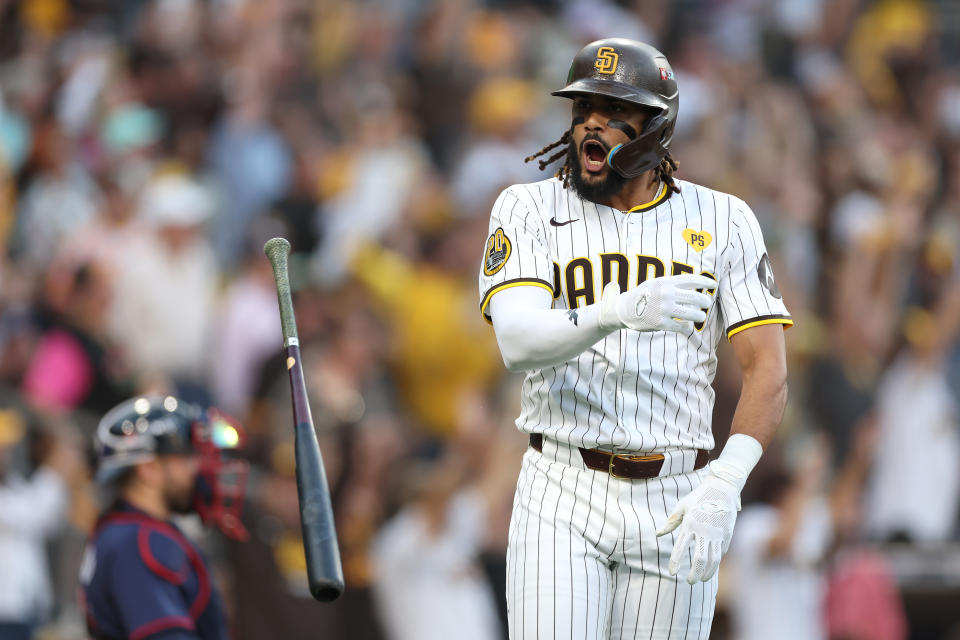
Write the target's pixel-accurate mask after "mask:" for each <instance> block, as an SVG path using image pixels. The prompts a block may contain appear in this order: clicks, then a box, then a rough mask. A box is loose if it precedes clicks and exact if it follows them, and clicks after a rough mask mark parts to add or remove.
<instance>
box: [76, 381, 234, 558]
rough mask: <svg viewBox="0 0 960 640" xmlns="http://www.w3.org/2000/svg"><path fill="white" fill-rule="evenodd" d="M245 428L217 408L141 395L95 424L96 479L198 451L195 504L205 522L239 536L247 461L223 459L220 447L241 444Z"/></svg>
mask: <svg viewBox="0 0 960 640" xmlns="http://www.w3.org/2000/svg"><path fill="white" fill-rule="evenodd" d="M243 440H244V432H243V428H242V427H241V426H240V425H239V424H237V423H236V422H235V421H233V420H231V419H229V418H228V417H226V416H225V415H224V414H222V413H220V412H219V411H217V410H216V409H203V408H201V407H199V406H197V405H195V404H191V403H188V402H184V401H182V400H179V399H177V398H175V397H173V396H140V397H137V398H131V399H130V400H127V401H125V402H122V403H120V404H119V405H117V406H116V407H114V408H113V409H111V410H110V411H108V412H107V413H106V415H104V416H103V418H102V419H101V420H100V423H99V424H98V425H97V432H96V435H95V436H94V447H95V449H96V453H97V460H98V467H97V474H96V480H97V482H100V483H108V482H111V481H113V480H116V479H117V478H119V477H120V476H121V475H123V473H124V472H126V471H127V470H128V469H131V468H132V467H133V466H135V465H137V464H139V463H141V462H146V461H147V460H152V459H154V458H156V457H158V456H163V455H171V454H194V455H197V456H198V458H199V462H200V465H199V472H198V473H197V482H196V487H195V492H194V508H195V509H196V511H197V513H199V514H200V517H201V519H203V521H204V522H205V523H208V524H214V525H216V526H217V527H219V528H220V529H221V530H222V531H223V532H224V533H226V534H227V535H230V536H232V537H235V538H241V539H242V538H244V537H246V531H245V530H244V528H243V525H242V524H241V523H240V517H239V516H240V509H241V507H242V501H243V494H244V489H245V488H246V479H247V464H246V462H244V461H242V460H224V459H223V458H222V456H221V451H222V450H224V449H236V448H238V447H240V446H241V445H242V444H243Z"/></svg>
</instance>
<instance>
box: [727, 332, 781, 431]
mask: <svg viewBox="0 0 960 640" xmlns="http://www.w3.org/2000/svg"><path fill="white" fill-rule="evenodd" d="M776 329H777V330H779V327H777V328H776ZM786 405H787V368H786V364H785V363H784V362H783V360H782V359H780V358H778V357H776V356H775V355H773V354H771V355H770V356H768V357H761V358H757V359H756V361H754V363H752V366H751V367H749V368H745V369H744V372H743V386H742V389H741V391H740V401H739V402H738V403H737V409H736V412H735V413H734V416H733V424H732V425H731V427H730V433H731V435H732V434H735V433H742V434H744V435H748V436H750V437H752V438H754V439H756V440H757V442H759V443H760V444H761V446H763V447H764V448H765V447H766V446H767V445H768V444H769V443H770V441H771V440H772V439H773V435H774V433H776V430H777V427H778V426H780V421H781V420H782V419H783V410H784V408H785V407H786Z"/></svg>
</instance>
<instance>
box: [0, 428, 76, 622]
mask: <svg viewBox="0 0 960 640" xmlns="http://www.w3.org/2000/svg"><path fill="white" fill-rule="evenodd" d="M24 432H25V428H24V421H23V418H22V416H21V414H20V413H19V412H18V411H17V410H14V409H3V410H0V567H2V570H0V638H3V639H4V640H29V638H31V637H32V633H33V627H34V625H36V624H37V623H38V622H40V621H42V620H43V619H44V618H45V617H46V616H48V615H49V613H50V608H51V605H52V601H53V595H52V590H51V585H50V572H49V567H48V566H47V555H46V543H47V540H48V539H49V538H50V537H52V536H53V535H54V534H56V533H57V531H58V530H59V529H60V527H61V525H62V524H63V521H64V514H65V512H66V510H67V499H68V492H67V482H68V481H69V480H70V479H71V478H73V477H75V475H76V474H77V473H78V471H79V470H80V469H81V466H82V457H81V455H80V453H79V449H78V448H77V447H76V446H75V445H74V444H73V443H72V442H70V439H69V438H66V437H50V438H49V448H48V450H47V451H46V452H45V455H44V456H43V459H42V462H41V465H40V467H39V468H38V469H37V470H36V471H34V472H33V473H32V474H30V475H29V476H24V475H22V474H20V473H18V472H16V471H15V470H14V469H12V468H11V467H12V466H13V464H11V463H12V462H13V460H14V457H13V453H14V452H15V451H20V450H22V449H21V448H20V447H18V444H19V442H20V441H21V440H22V438H23V435H24Z"/></svg>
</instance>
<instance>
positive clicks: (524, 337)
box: [490, 287, 611, 371]
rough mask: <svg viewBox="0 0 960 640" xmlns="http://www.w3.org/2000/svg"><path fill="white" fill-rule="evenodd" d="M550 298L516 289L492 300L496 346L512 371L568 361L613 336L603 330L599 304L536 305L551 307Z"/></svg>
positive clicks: (533, 291) (501, 293)
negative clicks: (572, 306) (572, 307)
mask: <svg viewBox="0 0 960 640" xmlns="http://www.w3.org/2000/svg"><path fill="white" fill-rule="evenodd" d="M521 289H531V291H527V292H524V291H520V290H521ZM540 293H542V294H543V296H540ZM547 296H549V294H548V293H547V292H545V291H543V290H540V289H533V288H531V287H517V288H516V289H507V290H504V291H501V292H500V293H497V294H496V295H495V296H494V297H493V299H492V300H491V301H490V315H491V317H492V318H493V328H494V330H495V332H496V335H497V344H498V345H499V346H500V354H501V355H502V356H503V362H504V364H505V365H506V366H507V368H508V369H509V370H510V371H528V370H531V369H541V368H543V367H552V366H555V365H558V364H561V363H563V362H567V361H568V360H570V359H571V358H574V357H576V356H577V355H579V354H581V353H583V352H584V351H585V350H586V349H588V348H590V347H591V346H593V345H594V344H596V343H597V342H598V341H600V340H602V339H603V338H604V337H606V336H607V335H609V334H610V333H611V331H610V330H609V329H604V328H601V327H600V322H599V305H598V304H593V305H588V306H586V307H584V308H582V309H575V310H566V309H550V308H538V307H537V306H535V304H536V302H537V301H539V302H540V303H541V304H544V303H546V304H549V302H550V300H549V297H547ZM539 298H543V299H542V300H539Z"/></svg>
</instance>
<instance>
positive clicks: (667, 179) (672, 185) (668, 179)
mask: <svg viewBox="0 0 960 640" xmlns="http://www.w3.org/2000/svg"><path fill="white" fill-rule="evenodd" d="M679 168H680V163H679V162H677V161H676V160H674V159H673V156H671V155H670V152H669V151H667V153H666V155H664V156H663V160H661V161H660V164H658V165H657V177H658V178H660V180H662V181H663V183H664V184H665V185H667V189H669V190H670V191H673V192H674V193H680V187H678V186H677V183H676V182H674V181H673V172H674V171H676V170H677V169H679Z"/></svg>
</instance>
